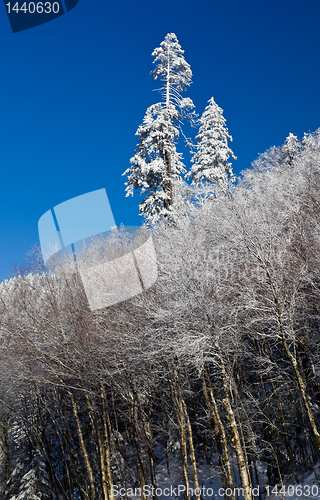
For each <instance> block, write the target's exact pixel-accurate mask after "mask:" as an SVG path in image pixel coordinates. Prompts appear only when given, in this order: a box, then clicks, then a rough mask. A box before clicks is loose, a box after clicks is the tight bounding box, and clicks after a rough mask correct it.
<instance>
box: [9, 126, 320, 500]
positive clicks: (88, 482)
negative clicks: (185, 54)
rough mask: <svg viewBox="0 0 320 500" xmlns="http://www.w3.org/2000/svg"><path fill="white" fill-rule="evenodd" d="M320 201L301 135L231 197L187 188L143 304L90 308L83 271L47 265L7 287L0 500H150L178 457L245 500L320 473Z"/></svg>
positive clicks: (312, 157)
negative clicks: (132, 494) (120, 494)
mask: <svg viewBox="0 0 320 500" xmlns="http://www.w3.org/2000/svg"><path fill="white" fill-rule="evenodd" d="M319 187H320V131H317V132H316V133H314V134H307V135H305V136H304V138H303V139H302V141H298V140H297V139H296V138H294V136H292V135H291V136H289V138H288V140H287V141H286V143H285V144H284V145H283V146H282V147H277V148H276V147H274V148H271V149H270V150H269V151H267V152H266V153H264V154H262V155H261V156H260V157H259V158H258V159H257V160H256V162H255V163H254V164H253V165H252V168H250V169H248V170H246V171H244V172H243V174H242V177H241V179H240V180H239V181H238V183H237V185H236V186H233V187H232V188H230V189H229V190H228V191H226V192H221V193H220V194H216V195H212V192H210V188H209V187H208V186H207V187H206V186H201V185H199V186H187V185H184V186H182V185H181V184H178V185H177V187H176V189H177V190H178V189H179V190H180V191H179V193H177V198H176V199H179V200H180V202H179V203H178V204H177V208H176V209H175V210H176V212H175V218H174V220H172V219H170V221H169V220H166V218H164V219H162V220H161V221H160V222H157V223H156V224H155V225H154V226H152V227H151V229H150V230H151V232H152V236H153V242H154V245H155V249H156V254H157V264H158V272H159V276H158V279H157V281H156V283H155V284H154V285H153V286H152V287H151V288H150V289H149V290H147V291H145V292H143V293H142V294H140V295H138V296H136V297H134V298H132V299H130V300H127V301H125V302H122V303H119V304H116V305H114V306H111V307H108V308H106V309H101V310H98V311H91V310H90V308H89V305H88V302H87V298H86V295H85V292H84V289H83V286H82V283H81V280H80V277H79V273H77V272H76V271H74V272H71V271H70V266H67V265H62V264H61V265H60V267H58V268H56V270H55V271H54V272H53V273H51V274H48V273H47V272H46V270H45V268H44V267H43V264H42V259H41V254H40V252H37V251H35V252H34V254H33V256H31V257H30V258H29V264H28V265H29V268H28V269H26V270H25V272H22V271H21V272H20V274H18V275H17V276H16V277H15V278H12V279H10V280H8V281H5V282H3V283H2V284H1V287H0V328H1V345H0V349H1V358H0V359H1V365H0V370H1V377H0V412H1V415H0V416H1V440H0V441H1V469H0V474H1V491H2V492H1V498H4V499H6V500H9V499H10V500H14V499H15V500H17V499H18V500H21V499H24V498H29V496H28V494H30V498H34V499H38V498H39V499H51V500H53V499H54V500H60V499H61V500H62V499H63V500H75V499H78V498H79V499H81V500H89V499H90V500H91V499H94V500H98V499H103V500H113V499H114V495H113V491H114V489H113V486H114V485H118V486H122V487H124V486H125V487H128V486H138V487H141V488H142V500H145V495H144V494H143V486H144V485H146V484H148V485H153V486H154V487H156V486H157V481H158V478H157V475H156V467H157V463H158V461H159V459H160V458H163V457H166V467H167V474H168V477H170V471H171V467H172V464H173V463H176V462H177V461H178V463H179V464H180V467H181V481H183V484H185V485H186V486H188V485H191V484H192V485H194V486H195V487H197V486H200V487H201V484H200V485H199V479H198V464H199V462H200V461H202V462H203V461H204V460H206V461H207V463H208V464H209V465H208V466H210V467H212V470H213V471H215V472H216V473H217V474H219V475H220V477H221V482H222V485H223V486H224V487H230V488H233V487H234V486H242V487H243V488H244V497H245V499H246V500H249V499H250V500H251V498H252V496H251V490H250V488H251V487H253V486H255V485H257V484H258V482H259V484H260V486H261V489H260V491H262V489H263V485H264V484H269V485H274V484H277V483H278V484H282V483H283V482H284V481H286V480H288V478H291V479H292V480H293V481H294V480H295V481H297V482H299V481H300V480H301V477H302V476H303V474H304V473H305V472H306V471H308V470H316V468H315V465H316V463H317V462H318V460H319V455H320V435H319V432H320V418H319V417H320V415H319V405H320V385H319V366H320V342H319V319H320V316H319V307H320V302H319V298H320V295H319V292H320V288H319V287H320V198H319ZM115 231H116V233H115V236H114V237H115V238H118V236H119V234H120V233H121V231H122V229H119V230H115ZM117 231H118V232H117ZM103 244H104V242H103V241H99V242H98V243H97V245H98V247H99V245H103ZM123 244H125V243H124V242H123V238H122V245H123ZM128 244H129V243H128ZM120 247H121V245H119V246H118V247H117V246H113V252H116V249H117V248H119V252H120V250H121V248H120ZM115 255H116V254H115ZM188 463H189V466H188V467H187V464H188ZM190 464H191V467H190ZM190 471H192V472H190ZM28 492H29V493H28ZM30 492H32V494H33V495H34V496H33V497H31V493H30ZM186 497H188V495H187V494H186ZM198 498H200V495H197V500H198ZM154 499H156V496H154ZM187 500H189V499H187Z"/></svg>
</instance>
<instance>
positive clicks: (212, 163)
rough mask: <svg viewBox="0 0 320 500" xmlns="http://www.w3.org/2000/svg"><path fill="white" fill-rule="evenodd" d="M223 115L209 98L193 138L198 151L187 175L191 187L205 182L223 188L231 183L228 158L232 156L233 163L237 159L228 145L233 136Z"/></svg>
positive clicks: (231, 177)
mask: <svg viewBox="0 0 320 500" xmlns="http://www.w3.org/2000/svg"><path fill="white" fill-rule="evenodd" d="M222 113H223V110H222V109H221V108H220V107H219V106H218V105H217V104H216V102H215V101H214V99H213V97H211V99H209V101H208V106H207V107H206V108H205V110H204V112H203V114H202V116H201V118H200V124H201V125H200V128H199V133H198V135H197V136H196V139H197V142H198V144H197V149H196V151H195V153H194V154H193V157H192V160H191V161H192V163H193V166H192V168H191V171H190V172H189V173H188V174H187V177H190V178H191V179H192V181H193V183H194V184H198V183H199V182H201V181H205V182H207V183H214V184H215V185H216V186H217V187H220V188H225V186H226V184H227V182H228V180H231V181H233V180H234V175H233V173H232V165H231V163H228V159H229V158H230V157H231V158H233V159H234V160H236V159H237V157H236V156H235V155H234V153H233V151H232V150H231V149H230V147H229V146H228V141H229V140H230V141H232V137H231V135H230V134H229V133H228V129H227V127H226V120H225V118H224V116H223V114H222Z"/></svg>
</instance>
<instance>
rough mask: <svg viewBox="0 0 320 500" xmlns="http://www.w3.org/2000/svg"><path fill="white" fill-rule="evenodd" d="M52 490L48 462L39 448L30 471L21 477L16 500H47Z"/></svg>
mask: <svg viewBox="0 0 320 500" xmlns="http://www.w3.org/2000/svg"><path fill="white" fill-rule="evenodd" d="M50 491H51V487H50V483H49V476H48V473H47V471H46V464H45V462H44V460H43V457H42V454H41V452H40V450H39V449H37V450H36V451H35V453H34V458H33V460H32V462H31V466H30V469H29V471H28V472H27V473H26V474H25V475H24V476H23V477H22V479H21V483H20V488H19V494H18V496H17V497H14V500H45V499H48V498H49V496H50ZM11 500H13V499H11Z"/></svg>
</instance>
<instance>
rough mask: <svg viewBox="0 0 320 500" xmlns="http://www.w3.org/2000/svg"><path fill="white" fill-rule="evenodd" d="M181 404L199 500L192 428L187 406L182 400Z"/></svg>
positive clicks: (198, 493)
mask: <svg viewBox="0 0 320 500" xmlns="http://www.w3.org/2000/svg"><path fill="white" fill-rule="evenodd" d="M182 404H183V410H184V415H185V419H186V422H187V429H188V435H189V448H190V458H191V463H192V470H193V478H194V487H195V489H196V498H197V500H200V488H199V479H198V470H197V461H196V454H195V450H194V445H193V436H192V427H191V422H190V418H189V415H188V410H187V405H186V403H185V401H184V400H182Z"/></svg>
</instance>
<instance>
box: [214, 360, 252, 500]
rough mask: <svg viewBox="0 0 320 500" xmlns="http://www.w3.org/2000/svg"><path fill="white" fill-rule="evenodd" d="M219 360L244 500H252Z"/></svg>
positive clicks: (239, 441)
mask: <svg viewBox="0 0 320 500" xmlns="http://www.w3.org/2000/svg"><path fill="white" fill-rule="evenodd" d="M219 359H220V367H221V374H222V384H223V388H224V393H225V397H224V399H223V400H222V402H223V404H224V406H225V409H226V412H227V416H228V420H229V424H230V428H231V432H232V443H233V446H234V449H235V452H236V457H237V462H238V467H239V474H240V478H241V483H242V487H243V490H244V500H252V496H251V490H250V480H249V476H248V471H247V467H246V462H245V458H244V455H243V451H242V444H241V439H240V435H239V432H238V427H237V422H236V419H235V416H234V413H233V410H232V407H231V403H230V398H229V390H228V385H227V378H226V372H225V367H224V362H223V359H222V356H221V354H220V357H219Z"/></svg>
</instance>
